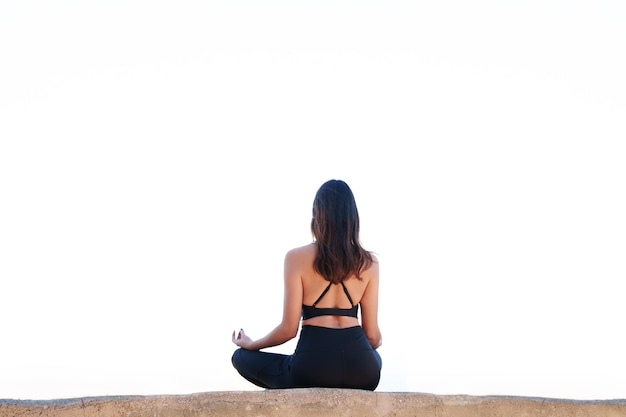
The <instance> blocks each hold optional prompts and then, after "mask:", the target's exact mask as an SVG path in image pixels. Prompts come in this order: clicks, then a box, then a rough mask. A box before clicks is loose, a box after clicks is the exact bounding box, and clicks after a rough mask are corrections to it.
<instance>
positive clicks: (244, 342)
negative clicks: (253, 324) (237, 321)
mask: <svg viewBox="0 0 626 417" xmlns="http://www.w3.org/2000/svg"><path fill="white" fill-rule="evenodd" d="M235 333H236V334H235ZM232 339H233V343H234V344H236V345H237V346H239V347H240V348H244V349H249V347H250V345H251V343H252V339H251V338H250V336H248V335H247V334H245V333H244V331H243V329H239V332H236V331H234V330H233V336H232Z"/></svg>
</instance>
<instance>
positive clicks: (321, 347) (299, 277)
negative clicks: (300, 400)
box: [232, 180, 382, 390]
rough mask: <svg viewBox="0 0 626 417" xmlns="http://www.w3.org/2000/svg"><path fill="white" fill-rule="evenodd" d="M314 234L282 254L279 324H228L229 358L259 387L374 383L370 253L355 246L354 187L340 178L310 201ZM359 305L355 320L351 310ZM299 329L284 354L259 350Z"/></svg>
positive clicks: (374, 272)
mask: <svg viewBox="0 0 626 417" xmlns="http://www.w3.org/2000/svg"><path fill="white" fill-rule="evenodd" d="M311 231H312V233H313V237H314V242H313V243H311V244H309V245H306V246H303V247H300V248H296V249H292V250H291V251H289V252H288V253H287V255H286V256H285V267H284V281H285V282H284V285H285V293H284V294H285V295H284V305H283V318H282V321H281V322H280V324H279V325H278V326H277V327H276V328H275V329H274V330H272V331H271V332H270V333H268V334H267V335H266V336H265V337H262V338H260V339H257V340H252V339H251V338H250V337H249V336H248V335H246V334H245V333H244V331H243V330H240V331H239V332H233V335H232V340H233V343H235V344H236V345H237V346H239V349H237V350H236V351H235V353H234V354H233V357H232V362H233V366H234V367H235V368H236V369H237V371H238V372H239V373H240V374H241V375H242V376H243V377H244V378H246V379H247V380H248V381H250V382H252V383H253V384H255V385H258V386H260V387H263V388H305V387H328V388H354V389H366V390H374V389H376V387H377V386H378V382H379V380H380V370H381V367H382V361H381V358H380V355H379V354H378V352H376V350H375V349H377V348H378V347H380V345H381V343H382V336H381V333H380V329H379V328H378V260H377V259H376V257H375V256H374V255H373V254H371V253H370V252H368V251H366V250H365V249H363V248H362V247H361V244H360V242H359V214H358V211H357V207H356V203H355V201H354V195H353V194H352V191H351V190H350V187H348V185H347V184H346V183H345V182H343V181H340V180H331V181H328V182H326V183H324V184H323V185H322V186H321V187H320V189H319V190H318V191H317V194H316V196H315V200H314V202H313V219H312V221H311ZM359 305H360V306H361V316H360V318H361V320H360V323H359V318H358V310H359ZM300 318H302V329H301V331H300V339H299V340H298V344H297V346H296V350H295V352H294V353H293V354H292V355H281V354H277V353H269V352H260V350H261V349H264V348H268V347H271V346H277V345H280V344H283V343H285V342H287V341H289V340H291V339H293V338H294V337H296V334H297V333H298V326H299V324H300Z"/></svg>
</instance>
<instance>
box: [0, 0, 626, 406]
mask: <svg viewBox="0 0 626 417" xmlns="http://www.w3.org/2000/svg"><path fill="white" fill-rule="evenodd" d="M625 21H626V8H625V6H624V3H623V2H620V1H612V2H611V1H593V2H592V1H588V2H585V1H553V0H548V1H526V2H512V1H511V2H509V1H484V0H480V1H473V2H466V1H438V2H414V1H406V2H404V1H393V0H392V1H384V2H372V1H363V0H361V1H324V0H323V1H315V2H304V1H274V0H270V1H213V2H211V1H209V2H204V1H177V2H173V1H172V2H166V1H107V2H92V1H68V0H61V1H55V2H48V1H20V2H13V1H11V2H9V1H6V2H2V5H0V60H1V65H0V199H1V200H0V398H15V399H48V398H61V397H76V396H88V395H114V394H115V395H116V394H184V393H192V392H203V391H211V390H247V389H255V388H254V387H253V386H251V385H250V384H248V383H247V382H246V381H245V380H243V378H241V377H240V376H239V375H238V374H237V373H236V372H235V371H234V369H233V368H232V366H231V365H230V356H231V354H232V352H233V350H234V345H232V343H231V341H230V334H231V332H232V330H233V329H236V328H237V329H238V328H239V327H244V328H245V329H246V331H247V332H248V333H249V334H250V335H252V336H253V337H258V336H262V335H263V334H265V333H266V332H267V331H269V330H270V329H271V328H273V327H274V326H275V325H276V324H277V323H278V321H279V320H280V315H281V303H282V265H283V256H284V254H285V252H286V251H287V250H289V249H291V248H292V247H295V246H300V245H304V244H307V243H308V242H310V241H311V236H310V232H309V221H310V215H311V212H310V210H311V204H312V201H313V197H314V194H315V192H316V191H317V188H318V187H319V186H320V185H321V184H322V183H323V182H324V181H326V180H328V179H331V178H340V179H343V180H345V181H347V182H348V184H349V185H350V186H351V187H352V189H353V191H354V193H355V196H356V199H357V204H358V206H359V210H360V213H361V221H362V223H361V225H362V230H361V231H362V241H363V244H364V246H365V247H366V248H367V249H370V250H373V251H375V252H376V253H377V254H378V257H379V259H380V262H381V295H380V296H381V302H380V324H381V328H382V331H383V336H384V345H383V347H381V348H380V353H381V355H382V357H383V361H384V367H383V376H382V379H381V383H380V386H379V390H380V391H416V392H428V393H435V394H472V395H484V394H501V395H530V396H542V397H561V398H573V399H609V398H625V397H626V388H625V387H626V361H625V360H624V352H625V351H626V336H624V331H623V321H624V316H625V314H626V307H625V305H626V304H625V303H624V292H623V284H622V283H623V280H624V278H625V277H626V262H625V257H624V254H625V253H626V240H625V236H626V220H625V216H624V213H626V196H625V192H624V191H625V185H626V180H625V179H626V164H625V163H624V161H625V158H626V152H625V145H624V141H625V138H626V118H625V110H626V81H625V80H626V77H624V75H623V74H625V73H626V54H624V50H625V41H626V31H625V27H626V26H624V22H625ZM293 347H294V343H292V342H290V343H288V344H286V345H284V346H281V347H278V348H275V349H273V350H274V351H278V352H284V353H290V352H291V351H292V350H293Z"/></svg>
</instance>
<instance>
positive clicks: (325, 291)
mask: <svg viewBox="0 0 626 417" xmlns="http://www.w3.org/2000/svg"><path fill="white" fill-rule="evenodd" d="M331 285H333V283H332V282H331V283H329V284H328V287H326V289H325V290H324V292H323V293H322V295H320V296H319V298H318V299H317V300H315V302H314V303H313V305H312V306H311V307H315V305H316V304H317V303H319V302H320V300H321V299H322V298H324V296H325V295H326V293H327V292H328V290H330V286H331ZM344 288H345V287H344ZM348 297H349V296H348ZM350 302H351V303H352V300H350Z"/></svg>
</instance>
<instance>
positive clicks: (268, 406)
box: [0, 388, 626, 417]
mask: <svg viewBox="0 0 626 417" xmlns="http://www.w3.org/2000/svg"><path fill="white" fill-rule="evenodd" d="M14 416H15V417H17V416H20V417H29V416H39V417H95V416H111V417H122V416H123V417H196V416H197V417H201V416H202V417H212V416H220V417H233V416H250V417H261V416H263V417H293V416H298V417H313V416H315V417H325V416H328V417H330V416H332V417H342V416H359V417H368V416H372V417H383V416H389V417H391V416H395V417H403V416H407V417H408V416H412V417H422V416H423V417H474V416H476V417H478V416H480V417H490V416H494V417H495V416H498V417H500V416H503V417H504V416H516V417H531V416H532V417H534V416H538V417H539V416H541V417H548V416H549V417H572V416H576V417H586V416H594V417H626V400H607V401H577V400H558V399H548V398H527V397H500V396H495V397H473V396H466V395H443V396H438V395H431V394H419V393H393V392H369V391H359V390H344V389H322V388H313V389H290V390H268V391H238V392H207V393H200V394H192V395H158V396H120V397H89V398H76V399H66V400H50V401H30V400H28V401H25V400H0V417H14Z"/></svg>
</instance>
